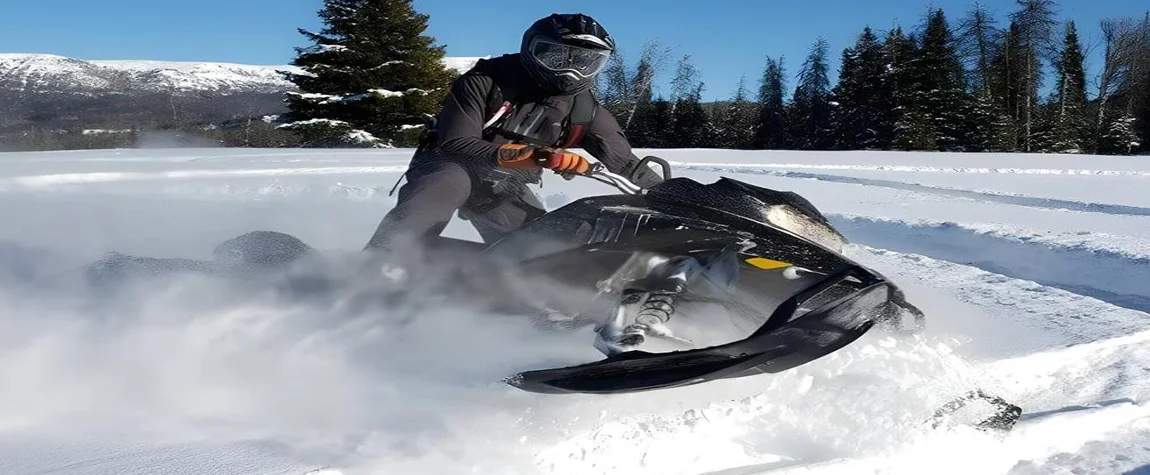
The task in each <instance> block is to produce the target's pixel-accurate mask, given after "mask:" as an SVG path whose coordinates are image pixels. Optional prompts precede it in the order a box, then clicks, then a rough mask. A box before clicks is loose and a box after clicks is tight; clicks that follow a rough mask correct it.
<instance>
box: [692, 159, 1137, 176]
mask: <svg viewBox="0 0 1150 475" xmlns="http://www.w3.org/2000/svg"><path fill="white" fill-rule="evenodd" d="M671 164H672V165H673V166H674V167H675V168H679V169H684V170H695V171H703V172H719V173H722V172H733V173H762V172H763V171H765V170H770V169H788V168H789V169H796V170H808V169H809V170H861V171H883V172H914V173H999V174H1018V175H1088V176H1137V177H1150V172H1145V171H1133V170H1075V169H1062V168H961V167H954V168H945V167H928V166H908V165H819V164H810V163H754V164H747V163H693V162H671Z"/></svg>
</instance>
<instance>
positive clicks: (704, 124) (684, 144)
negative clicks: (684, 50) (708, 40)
mask: <svg viewBox="0 0 1150 475" xmlns="http://www.w3.org/2000/svg"><path fill="white" fill-rule="evenodd" d="M671 91H672V94H674V95H673V97H672V100H673V101H674V108H673V109H672V111H671V127H670V129H669V130H670V131H669V134H668V136H667V146H669V147H674V148H695V147H704V146H706V145H708V144H709V142H712V141H713V140H714V138H713V136H709V135H710V134H713V133H714V129H713V127H712V124H711V122H710V117H709V116H708V115H707V112H706V111H705V110H703V104H702V95H703V83H702V82H701V81H699V71H698V69H697V68H696V67H695V64H694V63H693V62H692V61H691V56H690V55H687V56H684V57H683V58H682V59H680V60H679V66H678V68H677V69H676V72H675V78H674V79H673V80H672V81H671Z"/></svg>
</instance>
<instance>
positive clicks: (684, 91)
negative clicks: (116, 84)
mask: <svg viewBox="0 0 1150 475" xmlns="http://www.w3.org/2000/svg"><path fill="white" fill-rule="evenodd" d="M1016 7H1017V9H1016V10H1015V11H1014V12H1012V13H1010V14H1009V16H1008V18H1007V22H1006V24H1005V26H1000V24H999V22H998V19H996V18H995V17H994V15H993V14H992V13H991V12H989V11H988V10H987V9H986V8H985V7H984V6H982V5H980V4H975V6H974V7H973V9H972V10H970V11H969V12H966V14H965V15H964V16H963V17H962V18H961V19H959V20H958V21H956V22H955V21H951V20H950V19H948V17H947V15H946V13H945V12H944V11H943V10H942V9H940V8H932V9H930V10H929V12H928V14H927V15H926V16H925V18H924V21H923V22H922V24H921V25H920V26H918V27H917V28H915V29H914V30H913V31H904V30H903V29H902V28H901V27H895V28H892V29H891V30H889V31H886V32H882V33H879V32H876V31H875V30H873V29H872V28H870V27H865V28H863V30H862V31H861V32H860V33H859V35H858V37H857V40H856V41H855V44H854V45H852V46H850V47H848V48H846V49H845V50H844V51H843V52H842V54H841V57H840V59H839V61H840V65H839V77H838V82H837V84H834V85H833V86H832V84H831V81H830V79H829V71H830V67H831V66H830V51H829V47H828V44H827V42H826V40H825V39H822V38H819V39H817V40H816V41H815V42H814V44H813V46H812V47H811V49H810V52H809V54H808V55H807V57H806V59H805V60H804V61H803V63H802V64H801V65H799V67H798V71H797V74H795V76H794V79H795V81H796V83H795V86H794V89H793V93H791V94H789V95H788V94H787V93H788V92H791V90H790V89H789V85H788V79H789V78H790V75H789V74H788V72H787V65H786V64H785V60H784V58H782V57H778V58H774V57H771V58H767V61H766V65H765V67H764V68H763V73H762V77H761V78H760V80H759V87H758V93H757V95H755V96H754V97H752V96H751V93H750V91H748V89H747V85H746V80H745V78H743V79H742V80H740V81H739V85H738V87H737V89H736V91H735V92H734V95H733V97H732V98H731V99H730V100H729V101H723V102H720V103H712V104H704V103H703V102H702V100H701V96H702V91H703V90H704V83H703V82H702V81H701V80H700V79H699V71H698V69H697V67H696V66H695V65H694V64H693V62H692V60H691V57H690V56H683V57H682V58H681V59H679V60H678V61H677V62H676V64H675V68H674V75H673V77H672V79H671V81H670V86H671V87H670V95H669V96H663V95H661V94H660V95H659V96H655V95H654V87H653V86H654V84H655V79H656V77H657V76H658V74H659V73H660V71H662V70H664V69H666V67H667V66H669V63H670V61H669V58H670V55H671V51H670V50H669V49H667V48H663V47H661V46H660V44H659V43H658V42H657V41H652V42H649V43H647V45H645V47H644V48H643V49H642V51H641V52H640V54H639V56H638V59H637V60H636V61H635V63H634V64H633V65H630V64H628V63H627V62H626V60H625V59H624V57H623V55H621V54H616V55H614V56H613V57H612V60H611V63H610V64H609V66H608V67H607V69H605V70H604V73H603V75H602V77H601V79H600V83H599V84H598V86H597V93H598V95H599V97H600V99H601V101H603V103H604V104H605V105H606V107H608V109H610V110H611V111H612V113H614V114H615V115H616V116H617V117H618V118H619V120H620V123H621V124H623V126H624V127H625V130H626V133H627V135H628V137H629V139H630V140H631V143H632V145H634V146H636V147H644V148H694V147H703V148H709V147H718V148H735V149H794V150H931V151H949V152H1035V153H1098V154H1134V153H1146V152H1150V13H1147V14H1146V16H1144V17H1143V18H1126V19H1107V20H1103V21H1102V22H1101V31H1102V34H1103V40H1102V41H1103V42H1102V45H1101V48H1102V49H1103V51H1102V53H1103V54H1102V58H1103V65H1102V68H1101V69H1100V71H1099V73H1098V75H1097V77H1096V78H1095V81H1094V84H1093V85H1091V84H1088V82H1087V77H1086V72H1085V66H1084V62H1085V53H1084V50H1083V48H1084V47H1083V44H1082V40H1081V39H1080V38H1079V35H1078V30H1077V26H1076V24H1075V22H1073V21H1066V22H1060V21H1059V20H1057V13H1056V9H1057V7H1058V6H1057V4H1056V3H1055V2H1054V1H1052V0H1017V2H1016ZM1092 86H1093V87H1092Z"/></svg>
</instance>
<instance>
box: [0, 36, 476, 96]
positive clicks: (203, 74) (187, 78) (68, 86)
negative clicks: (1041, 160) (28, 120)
mask: <svg viewBox="0 0 1150 475" xmlns="http://www.w3.org/2000/svg"><path fill="white" fill-rule="evenodd" d="M330 48H335V49H338V47H334V46H333V47H330ZM479 59H480V58H472V57H449V58H444V60H443V63H444V65H445V66H446V67H447V68H450V69H455V70H458V71H460V72H464V71H466V70H468V69H470V68H471V66H473V65H474V64H475V62H476V61H478V60H479ZM283 72H288V73H294V74H306V73H305V72H304V71H303V70H302V69H300V68H298V67H295V66H290V65H248V64H235V63H222V62H194V61H146V60H83V59H75V58H66V57H63V56H56V55H48V54H17V53H0V77H3V78H5V79H7V80H11V81H13V84H19V88H20V90H27V91H32V92H44V91H71V90H77V89H79V90H82V91H86V92H88V93H92V94H95V93H101V92H108V91H115V92H124V91H125V90H126V89H125V88H128V87H130V88H131V89H132V90H142V91H150V92H172V91H175V92H179V93H191V92H199V91H211V92H219V93H231V92H267V93H275V92H282V91H288V90H292V89H294V88H295V85H294V84H292V83H291V82H290V81H288V80H287V79H285V78H284V77H283V74H282V73H283Z"/></svg>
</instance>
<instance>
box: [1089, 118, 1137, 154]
mask: <svg viewBox="0 0 1150 475" xmlns="http://www.w3.org/2000/svg"><path fill="white" fill-rule="evenodd" d="M1137 121H1138V120H1137V119H1136V118H1134V116H1133V115H1132V114H1129V113H1126V112H1118V111H1115V113H1113V114H1108V116H1107V117H1106V118H1105V119H1104V124H1105V129H1104V131H1103V133H1102V137H1101V138H1100V139H1099V144H1098V151H1099V153H1103V154H1109V155H1130V154H1133V153H1134V152H1136V151H1138V150H1139V149H1140V148H1141V147H1142V145H1143V143H1142V138H1141V137H1139V135H1138V131H1137Z"/></svg>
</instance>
